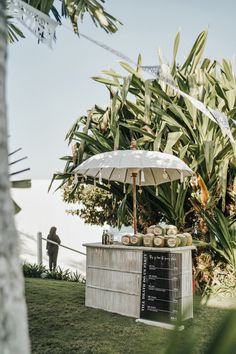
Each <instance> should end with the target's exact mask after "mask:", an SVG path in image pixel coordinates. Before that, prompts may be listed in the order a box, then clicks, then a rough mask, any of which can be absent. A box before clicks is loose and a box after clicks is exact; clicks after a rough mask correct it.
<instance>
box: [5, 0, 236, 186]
mask: <svg viewBox="0 0 236 354" xmlns="http://www.w3.org/2000/svg"><path fill="white" fill-rule="evenodd" d="M105 7H106V9H107V10H108V12H110V13H111V14H112V15H114V16H115V17H117V18H119V19H120V20H121V21H122V22H123V26H121V27H120V31H118V33H116V34H115V35H107V34H106V33H105V32H104V31H102V30H100V29H98V28H95V27H94V26H93V24H92V23H91V22H90V21H85V22H84V24H82V26H81V27H80V30H81V32H82V33H84V34H87V35H89V36H91V37H93V38H95V39H97V40H99V41H101V42H103V43H105V44H107V45H109V46H111V47H113V48H115V49H117V50H119V51H121V52H123V53H124V54H125V55H127V56H129V57H130V58H131V59H134V60H136V59H137V56H138V54H139V53H141V54H142V57H143V64H144V65H156V64H158V61H157V49H158V48H159V47H160V48H161V49H162V51H163V53H164V58H165V59H166V61H167V62H168V61H171V58H172V46H173V40H174V37H175V34H176V33H177V31H178V30H179V29H181V43H180V48H179V56H178V59H179V60H180V61H181V62H182V61H183V59H184V57H185V56H186V55H187V54H188V53H189V50H190V48H191V46H192V44H193V42H194V40H195V39H196V37H197V35H198V34H199V33H200V32H201V31H202V30H204V29H207V28H208V29H209V37H208V41H207V47H206V50H205V55H206V56H208V57H209V58H211V59H218V60H221V59H222V57H225V58H227V59H233V57H234V55H235V38H236V27H235V13H236V2H235V1H233V0H232V1H230V0H227V1H221V0H212V1H205V0H199V1H195V0H180V1H174V0H172V1H171V0H165V1H159V0H148V1H143V0H129V1H127V0H120V1H116V0H107V1H106V6H105ZM67 26H68V27H70V24H69V22H68V23H67ZM24 33H25V35H26V37H27V39H25V40H21V41H20V42H19V43H17V44H14V45H11V46H9V55H8V117H9V134H10V149H11V150H13V149H15V148H18V147H22V148H23V152H21V153H18V154H17V155H18V157H21V156H25V155H27V156H28V157H29V159H28V160H26V161H24V162H22V163H21V164H19V165H18V166H20V167H22V168H24V167H30V168H31V172H30V173H27V174H25V176H26V175H27V176H26V177H30V178H32V179H50V178H51V176H52V174H53V172H55V171H58V170H62V169H63V167H64V163H63V162H61V161H60V160H59V157H61V156H63V155H66V154H67V153H68V150H67V145H66V143H65V142H64V137H65V135H66V132H67V131H68V130H69V128H70V127H71V125H72V124H73V123H74V121H75V119H76V118H77V117H79V116H80V115H82V114H84V113H85V112H86V110H87V109H88V108H90V107H91V106H93V105H94V104H95V103H97V104H99V105H104V104H106V102H107V101H108V94H107V92H106V90H105V88H104V87H103V85H101V84H99V83H96V82H94V81H93V80H92V79H91V77H92V76H100V75H101V71H102V70H105V69H109V68H114V69H115V70H119V65H118V61H119V59H118V58H116V57H115V56H114V55H113V54H111V53H109V52H107V51H105V50H104V49H101V48H99V47H97V46H95V45H94V44H92V43H90V42H88V41H86V40H85V39H82V38H81V39H78V38H77V37H76V36H75V35H74V34H73V33H72V31H69V30H67V29H65V28H58V29H57V38H58V39H57V42H56V43H55V45H54V48H53V50H50V49H49V48H48V47H47V46H45V45H43V44H40V45H38V44H37V40H36V38H34V37H33V36H32V35H31V34H30V33H29V32H28V31H27V29H25V30H24ZM18 166H17V168H18ZM14 168H15V167H14ZM22 176H23V175H22Z"/></svg>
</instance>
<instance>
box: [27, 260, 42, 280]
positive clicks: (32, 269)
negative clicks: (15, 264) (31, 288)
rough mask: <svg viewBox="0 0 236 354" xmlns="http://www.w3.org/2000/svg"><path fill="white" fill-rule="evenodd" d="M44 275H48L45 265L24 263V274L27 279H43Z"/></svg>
mask: <svg viewBox="0 0 236 354" xmlns="http://www.w3.org/2000/svg"><path fill="white" fill-rule="evenodd" d="M43 273H47V268H46V267H45V266H43V265H41V264H40V265H38V264H30V263H26V262H24V263H23V274H24V276H25V277H27V278H41V277H42V274H43Z"/></svg>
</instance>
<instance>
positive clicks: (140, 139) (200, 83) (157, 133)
mask: <svg viewBox="0 0 236 354" xmlns="http://www.w3.org/2000/svg"><path fill="white" fill-rule="evenodd" d="M206 39H207V32H206V31H203V32H202V33H200V35H199V36H198V37H197V39H196V41H195V43H194V45H193V47H192V49H191V51H190V53H189V55H188V56H187V59H186V61H185V62H184V63H183V64H182V65H180V64H177V62H176V57H177V51H178V45H179V40H180V34H179V33H178V34H177V36H176V39H175V42H174V48H173V59H172V64H171V67H170V70H171V73H172V75H173V77H174V79H175V81H176V83H177V84H178V86H179V88H180V89H181V90H182V91H184V92H185V93H187V94H189V95H191V96H192V97H194V98H196V99H198V100H199V101H201V102H203V103H204V104H205V105H207V106H209V107H211V108H212V109H217V110H218V111H221V112H224V114H225V115H226V116H227V117H228V121H229V125H230V129H231V132H232V134H233V136H235V134H236V132H235V130H236V127H235V122H234V118H235V115H236V109H235V99H236V81H235V75H234V73H233V69H232V64H231V63H230V62H228V61H226V60H225V59H223V60H222V63H219V62H217V61H216V60H210V59H208V58H203V50H204V47H205V44H206ZM121 66H122V68H123V69H125V70H126V71H127V72H128V74H127V75H126V76H122V75H121V74H119V73H116V72H115V71H114V70H106V71H104V74H105V76H104V77H94V80H96V81H97V82H99V83H101V84H102V85H105V86H106V87H107V89H108V91H109V95H110V104H109V105H108V106H107V107H106V108H101V107H99V106H98V105H95V106H94V107H93V108H92V109H91V110H90V111H89V114H88V116H82V117H80V118H79V119H78V120H77V122H76V123H75V124H74V126H73V127H72V129H71V130H70V132H69V133H68V134H67V139H68V140H69V142H70V143H71V142H76V143H77V144H78V146H79V151H78V157H77V163H73V162H72V157H66V158H65V159H66V160H67V163H66V166H65V170H64V172H63V173H61V174H57V175H55V176H54V178H56V179H62V180H63V183H66V182H67V181H68V178H70V177H71V174H72V173H73V170H74V168H75V167H76V165H77V164H78V163H80V162H81V161H83V160H85V159H87V158H88V157H90V156H92V155H94V154H97V153H100V152H104V151H108V150H113V149H129V147H130V143H131V140H132V139H135V140H136V142H137V144H138V147H139V148H140V149H144V150H158V151H161V152H167V153H170V154H174V155H176V156H178V157H180V158H181V159H183V160H184V161H185V162H186V163H187V164H188V165H189V166H190V167H191V168H192V169H193V170H194V171H195V172H196V176H198V181H197V183H195V184H194V183H193V184H192V186H191V185H190V184H189V182H188V181H186V182H185V183H183V184H181V183H179V182H174V183H172V185H170V183H167V184H163V185H161V186H160V187H159V194H158V196H156V194H155V191H154V189H153V188H152V187H145V188H143V190H142V193H141V194H139V193H138V205H139V216H140V217H139V221H140V224H143V223H145V222H147V223H152V222H156V221H157V220H159V219H160V218H161V217H164V218H165V219H166V220H167V221H168V222H170V223H174V224H176V225H177V226H178V227H179V228H180V229H181V228H182V229H183V228H188V227H190V226H192V225H193V220H194V219H196V218H197V220H198V221H199V220H200V221H201V219H202V211H209V212H210V213H211V215H212V217H213V214H214V213H213V211H214V210H215V209H216V210H221V211H222V213H223V217H224V216H229V215H231V214H235V199H236V178H235V171H236V160H235V156H234V146H233V145H234V144H232V142H231V141H230V140H229V138H228V136H227V135H226V134H224V132H222V130H221V128H220V126H219V125H218V124H217V123H215V122H214V121H212V120H211V119H209V118H208V117H207V116H206V115H204V114H203V113H202V112H200V111H198V110H197V109H196V108H195V107H194V106H193V105H192V104H191V102H190V101H188V100H187V99H186V98H185V97H183V96H181V95H180V94H178V93H176V91H175V90H173V88H171V87H170V86H169V85H168V84H164V83H163V82H161V81H159V80H158V78H156V79H152V80H150V79H148V80H147V79H144V78H143V76H142V70H141V58H140V57H139V60H138V64H137V68H136V69H134V68H132V67H131V66H130V65H128V64H127V63H124V62H121ZM88 121H89V124H87V128H86V130H85V131H84V132H82V128H83V127H85V126H86V123H88ZM81 145H83V149H80V147H81ZM195 182H196V181H195ZM80 183H81V180H79V181H78V184H80ZM86 183H93V181H92V180H89V179H88V180H87V182H86ZM100 187H101V188H107V186H106V184H104V185H101V186H100ZM75 189H76V186H75ZM111 191H112V193H114V194H115V195H119V196H120V194H121V193H122V186H121V185H119V184H118V183H112V186H111ZM127 195H128V197H129V198H127ZM123 198H124V204H125V207H126V209H127V210H130V208H131V205H132V203H130V199H132V196H131V194H129V193H128V192H126V194H123ZM126 198H127V199H126ZM128 199H129V203H126V200H128ZM217 215H218V214H217ZM198 226H199V228H200V232H201V228H202V227H201V224H200V225H198ZM204 226H206V227H209V223H208V226H207V224H205V225H204ZM210 227H211V226H210ZM199 228H198V229H199ZM202 234H203V236H204V230H203V231H202ZM205 241H206V240H205Z"/></svg>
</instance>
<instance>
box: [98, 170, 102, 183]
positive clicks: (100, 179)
mask: <svg viewBox="0 0 236 354" xmlns="http://www.w3.org/2000/svg"><path fill="white" fill-rule="evenodd" d="M98 181H99V184H102V171H101V170H100V171H99V179H98Z"/></svg>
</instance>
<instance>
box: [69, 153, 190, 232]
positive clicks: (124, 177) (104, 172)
mask: <svg viewBox="0 0 236 354" xmlns="http://www.w3.org/2000/svg"><path fill="white" fill-rule="evenodd" d="M74 172H75V173H77V174H79V175H82V176H83V177H86V176H90V177H93V178H94V179H96V178H98V179H99V181H101V180H102V179H105V180H107V181H108V182H109V181H117V182H121V183H124V184H126V183H127V184H132V185H133V224H134V233H135V234H136V233H137V214H136V185H138V186H158V185H159V184H162V183H166V182H170V181H174V180H178V179H180V180H181V181H183V178H184V177H188V176H191V175H193V171H192V170H191V169H190V168H189V167H188V166H187V165H186V164H185V163H184V162H183V161H182V160H180V159H179V158H178V157H176V156H174V155H170V154H166V153H162V152H158V151H146V150H135V149H133V150H115V151H108V152H104V153H101V154H97V155H94V156H92V157H90V158H88V159H87V160H86V161H84V162H82V163H81V164H80V165H79V166H78V167H77V168H76V169H75V170H74Z"/></svg>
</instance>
